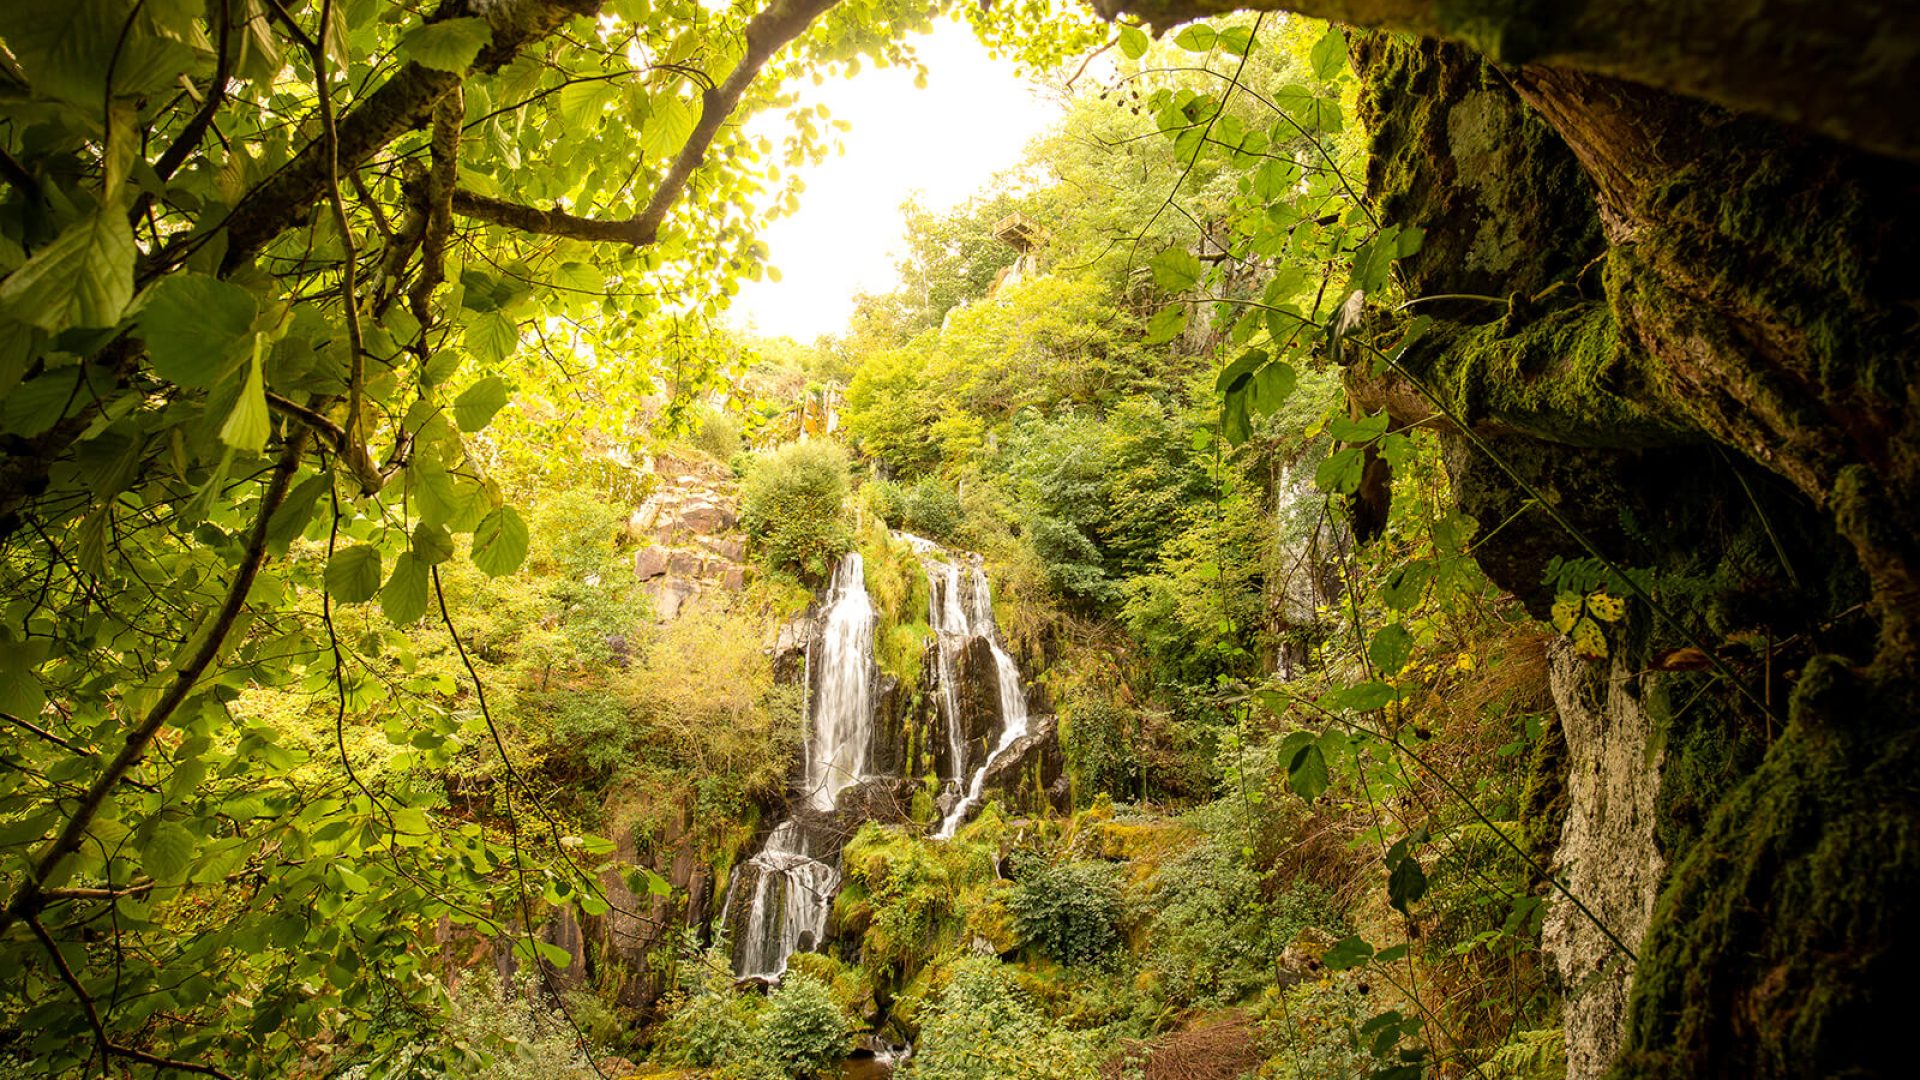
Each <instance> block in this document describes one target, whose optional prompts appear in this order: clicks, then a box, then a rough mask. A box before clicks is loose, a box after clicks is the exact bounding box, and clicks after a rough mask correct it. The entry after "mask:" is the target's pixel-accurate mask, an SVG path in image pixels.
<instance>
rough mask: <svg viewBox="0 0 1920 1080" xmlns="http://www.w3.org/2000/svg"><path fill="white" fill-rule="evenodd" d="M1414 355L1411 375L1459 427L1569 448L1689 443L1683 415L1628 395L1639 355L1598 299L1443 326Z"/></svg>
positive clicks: (1640, 371) (1639, 368)
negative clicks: (1491, 429)
mask: <svg viewBox="0 0 1920 1080" xmlns="http://www.w3.org/2000/svg"><path fill="white" fill-rule="evenodd" d="M1517 306H1519V307H1522V308H1523V307H1524V305H1523V304H1522V305H1517ZM1419 355H1420V356H1421V357H1423V358H1424V359H1425V361H1426V362H1425V363H1423V364H1420V365H1419V370H1417V371H1416V374H1417V375H1418V376H1419V377H1420V379H1421V381H1422V382H1424V383H1425V384H1426V385H1427V386H1428V387H1429V388H1430V389H1431V390H1433V391H1434V393H1436V394H1437V395H1438V396H1440V397H1441V398H1442V399H1443V400H1444V401H1446V402H1447V403H1448V405H1449V407H1451V408H1452V409H1453V410H1454V412H1455V413H1456V415H1458V416H1459V417H1460V418H1461V419H1462V420H1463V421H1465V422H1466V423H1468V424H1473V425H1481V424H1486V423H1489V422H1491V423H1494V424H1497V425H1498V426H1499V427H1501V428H1504V429H1510V430H1516V431H1519V432H1523V433H1526V434H1530V435H1534V436H1536V437H1538V438H1542V439H1547V440H1551V441H1552V442H1555V443H1562V444H1566V445H1570V446H1606V447H1615V448H1629V447H1636V446H1672V445H1675V444H1678V443H1688V442H1696V441H1698V434H1697V433H1696V432H1695V431H1694V429H1693V428H1692V426H1691V425H1690V424H1688V423H1687V422H1686V421H1685V419H1684V418H1683V417H1680V416H1678V415H1675V414H1672V413H1666V412H1662V411H1660V410H1659V409H1658V408H1653V407H1649V406H1648V405H1647V404H1645V403H1644V402H1645V401H1646V400H1647V399H1646V395H1644V394H1637V393H1635V392H1634V391H1635V390H1636V389H1638V388H1640V387H1643V386H1644V385H1645V383H1646V380H1647V372H1646V370H1645V368H1646V361H1645V357H1644V356H1643V355H1641V354H1638V353H1636V352H1634V351H1633V350H1630V349H1628V348H1626V347H1625V346H1624V344H1623V343H1622V340H1621V336H1620V328H1619V326H1618V325H1617V323H1616V322H1615V320H1614V315H1613V309H1612V308H1611V306H1609V305H1608V304H1606V303H1603V302H1600V301H1589V302H1586V303H1581V304H1575V305H1572V306H1568V307H1563V308H1560V309H1558V310H1553V311H1549V312H1546V313H1544V314H1541V315H1538V316H1535V317H1528V316H1527V315H1526V314H1524V312H1523V311H1520V310H1513V309H1509V311H1508V314H1507V316H1506V317H1504V318H1502V319H1500V320H1498V321H1496V322H1490V323H1486V324H1483V325H1480V326H1459V325H1455V324H1448V325H1444V326H1442V327H1441V328H1440V329H1439V330H1438V331H1437V332H1436V333H1435V334H1434V335H1433V336H1432V337H1430V338H1429V339H1428V341H1427V343H1426V345H1425V346H1424V347H1423V348H1422V349H1420V350H1419Z"/></svg>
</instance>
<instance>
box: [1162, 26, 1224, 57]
mask: <svg viewBox="0 0 1920 1080" xmlns="http://www.w3.org/2000/svg"><path fill="white" fill-rule="evenodd" d="M1218 40H1220V34H1219V32H1218V31H1216V30H1214V28H1213V27H1211V26H1208V25H1207V24H1206V23H1194V24H1193V25H1192V26H1189V27H1187V28H1186V29H1184V30H1181V31H1180V32H1179V33H1177V34H1175V35H1173V43H1174V44H1175V45H1178V46H1180V47H1181V48H1183V49H1185V50H1187V51H1188V52H1206V51H1207V50H1208V49H1211V48H1213V44H1214V42H1216V41H1218Z"/></svg>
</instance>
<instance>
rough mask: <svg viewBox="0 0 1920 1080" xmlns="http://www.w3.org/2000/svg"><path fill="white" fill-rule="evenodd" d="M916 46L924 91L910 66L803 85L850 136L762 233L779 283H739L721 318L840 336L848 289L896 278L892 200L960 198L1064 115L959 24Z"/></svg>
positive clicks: (798, 334) (765, 328)
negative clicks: (917, 195) (791, 208)
mask: <svg viewBox="0 0 1920 1080" xmlns="http://www.w3.org/2000/svg"><path fill="white" fill-rule="evenodd" d="M915 47H916V51H917V52H918V53H919V55H920V59H921V61H922V62H923V63H925V64H926V66H927V87H926V89H924V90H918V89H915V88H914V85H913V72H912V71H910V70H907V69H904V68H888V69H886V70H875V69H873V68H871V67H867V68H862V69H861V72H860V74H859V75H856V76H854V77H853V78H851V79H842V80H838V81H829V82H827V83H826V84H824V85H822V86H809V87H807V88H806V90H805V93H804V95H803V100H804V103H805V104H808V105H812V104H815V103H824V104H825V105H826V106H827V108H828V109H830V110H832V112H833V116H834V118H835V119H839V120H845V121H847V122H848V123H850V124H852V125H853V129H852V130H851V131H847V132H844V133H842V134H841V136H840V138H841V140H842V142H843V144H844V146H845V148H846V152H845V153H844V154H841V155H837V156H829V157H828V158H827V160H826V161H824V162H822V163H821V164H820V165H819V166H817V167H815V168H812V169H809V170H807V171H806V172H805V173H804V174H802V175H803V177H804V179H805V180H806V183H807V190H806V191H804V192H802V193H801V195H800V209H799V211H798V212H797V213H795V214H794V215H793V216H792V217H789V218H784V219H782V220H780V221H777V222H775V223H774V224H773V225H772V226H770V227H769V228H768V229H767V231H766V234H765V236H764V239H765V240H766V242H767V245H768V247H770V248H771V249H772V256H773V258H772V261H773V265H775V266H777V267H779V269H780V273H781V275H782V279H781V280H780V281H779V282H773V281H760V282H747V283H745V284H743V285H742V287H741V289H740V295H739V296H737V297H735V298H734V302H733V308H732V310H731V312H730V313H729V319H730V321H731V322H732V323H733V324H734V325H735V326H738V327H740V328H743V329H752V330H754V331H757V332H758V333H761V334H765V335H767V336H768V337H779V336H781V335H783V334H784V335H787V336H790V337H792V338H793V339H794V340H796V341H799V342H801V343H802V344H810V343H812V341H813V339H814V338H816V337H818V336H819V335H821V334H825V333H833V332H836V331H838V330H840V329H841V328H842V327H843V326H844V325H845V324H846V320H847V316H848V315H849V314H851V313H852V311H853V294H854V293H855V292H860V291H865V292H879V291H885V290H887V289H890V288H891V287H892V286H893V285H894V284H895V282H896V281H897V279H898V275H896V274H895V272H894V269H893V262H894V252H895V251H896V250H898V249H899V248H900V246H901V243H900V242H901V219H900V204H901V203H902V202H904V201H905V200H906V198H907V196H908V195H909V194H910V193H912V192H913V191H915V190H918V191H920V192H922V193H923V200H924V201H925V202H926V203H927V204H928V205H929V206H933V207H940V208H944V207H949V206H952V205H954V204H956V203H959V202H960V201H962V200H964V199H965V198H966V197H967V196H968V195H970V194H972V193H973V192H974V191H975V190H977V189H978V188H979V187H980V186H981V185H983V184H985V183H986V182H987V181H988V180H989V179H991V178H992V177H993V174H994V173H996V172H999V171H1001V170H1002V169H1005V168H1008V167H1009V166H1012V165H1014V164H1017V163H1018V162H1019V160H1020V152H1021V150H1022V149H1024V148H1025V146H1026V144H1027V142H1028V141H1029V140H1030V139H1032V138H1033V137H1034V136H1036V135H1039V134H1040V133H1041V132H1043V131H1044V130H1046V128H1047V127H1048V125H1050V124H1051V123H1053V121H1054V120H1056V119H1057V118H1058V117H1059V116H1060V106H1059V105H1058V104H1057V103H1055V102H1052V101H1049V100H1048V99H1047V98H1046V97H1045V95H1043V94H1041V93H1039V92H1038V91H1036V90H1035V89H1033V88H1032V86H1031V85H1030V84H1029V83H1027V82H1026V81H1024V80H1022V79H1021V78H1020V77H1019V76H1017V75H1015V74H1014V71H1013V65H1012V64H1011V63H1010V62H1007V61H1004V60H994V59H992V58H990V57H988V56H987V51H986V49H985V48H984V47H982V46H981V45H980V43H979V42H978V41H976V40H975V39H974V37H973V32H972V31H971V30H969V29H967V28H966V27H965V26H964V25H962V24H959V23H955V22H948V21H943V22H940V23H938V24H936V26H935V29H934V31H933V32H932V33H931V34H928V35H926V36H925V37H922V38H919V39H918V40H917V41H916V45H915Z"/></svg>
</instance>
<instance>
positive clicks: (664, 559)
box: [627, 455, 748, 622]
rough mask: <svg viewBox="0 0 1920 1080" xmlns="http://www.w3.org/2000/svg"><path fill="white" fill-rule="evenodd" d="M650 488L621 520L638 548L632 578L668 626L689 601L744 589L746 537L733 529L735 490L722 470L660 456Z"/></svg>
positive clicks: (700, 462) (735, 525)
mask: <svg viewBox="0 0 1920 1080" xmlns="http://www.w3.org/2000/svg"><path fill="white" fill-rule="evenodd" d="M654 474H655V476H656V477H657V478H658V486H657V487H656V488H655V490H654V492H653V494H652V495H651V496H649V497H648V498H647V501H646V502H645V503H642V504H641V505H640V507H639V509H637V510H635V511H634V512H633V514H632V515H631V516H629V517H628V519H627V536H628V538H629V539H631V540H634V541H635V542H637V543H639V544H640V545H641V547H640V549H639V550H638V551H635V552H634V554H633V574H634V576H635V577H637V578H639V579H640V580H641V581H642V582H644V583H645V586H646V589H647V593H648V595H649V596H651V597H652V598H653V613H654V618H656V619H658V620H659V621H661V622H671V621H673V620H674V619H676V618H678V617H679V615H680V613H681V611H682V610H684V609H685V607H686V606H687V604H688V603H689V602H691V601H693V600H694V599H695V598H697V597H699V596H701V595H703V594H706V593H712V592H738V591H739V590H741V589H743V588H745V587H746V583H747V574H748V568H747V565H746V558H747V543H746V537H744V536H743V535H741V534H740V532H739V523H740V519H739V512H738V510H737V509H736V507H737V505H738V498H739V497H738V492H737V490H736V486H735V483H734V479H733V476H732V474H731V473H729V472H728V471H727V470H726V468H725V467H724V466H721V465H719V464H717V463H714V462H710V461H704V460H699V459H684V458H678V457H670V456H667V455H661V456H660V457H658V458H656V459H655V460H654Z"/></svg>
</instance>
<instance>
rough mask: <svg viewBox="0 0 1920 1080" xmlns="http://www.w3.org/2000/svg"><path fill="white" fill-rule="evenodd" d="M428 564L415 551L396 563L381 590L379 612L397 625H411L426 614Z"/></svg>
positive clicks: (403, 556)
mask: <svg viewBox="0 0 1920 1080" xmlns="http://www.w3.org/2000/svg"><path fill="white" fill-rule="evenodd" d="M427 585H428V581H427V565H426V564H425V563H423V562H421V561H420V559H419V557H418V556H416V555H414V553H413V552H411V551H409V552H405V553H403V554H402V555H401V556H400V557H399V558H398V559H395V560H393V576H392V577H389V578H388V579H387V584H386V586H385V587H384V588H382V589H381V590H380V610H381V611H383V612H385V613H386V616H387V620H388V621H389V622H391V623H393V624H394V625H395V626H410V625H412V624H413V623H415V622H418V621H419V619H420V616H422V615H425V614H426V613H427Z"/></svg>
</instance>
